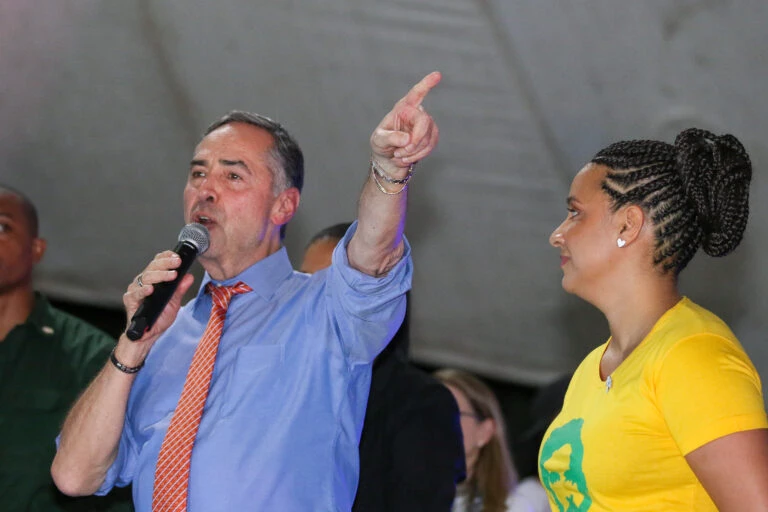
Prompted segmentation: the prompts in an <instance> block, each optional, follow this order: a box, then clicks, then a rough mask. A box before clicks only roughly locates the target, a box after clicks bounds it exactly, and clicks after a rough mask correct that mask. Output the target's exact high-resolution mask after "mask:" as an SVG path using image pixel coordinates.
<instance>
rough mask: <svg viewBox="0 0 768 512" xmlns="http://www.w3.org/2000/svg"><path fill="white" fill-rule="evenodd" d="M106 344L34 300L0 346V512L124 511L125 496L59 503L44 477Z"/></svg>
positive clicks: (88, 329) (98, 366)
mask: <svg viewBox="0 0 768 512" xmlns="http://www.w3.org/2000/svg"><path fill="white" fill-rule="evenodd" d="M114 344H115V340H114V339H112V338H110V337H109V336H107V335H106V334H105V333H103V332H102V331H100V330H98V329H96V328H95V327H93V326H91V325H89V324H87V323H85V322H83V321H82V320H80V319H78V318H75V317H73V316H71V315H69V314H67V313H64V312H63V311H59V310H57V309H55V308H54V307H52V306H51V305H50V304H49V303H48V301H47V300H46V299H44V298H43V297H42V296H40V295H36V296H35V305H34V308H33V310H32V314H31V315H30V316H29V318H28V319H27V322H26V323H24V324H22V325H17V326H16V327H15V328H14V329H13V330H11V332H10V333H8V336H7V337H6V338H5V340H3V341H2V342H0V510H3V511H4V512H22V511H23V512H31V511H60V510H66V511H102V510H110V511H113V510H114V511H117V510H121V511H122V510H125V511H128V510H132V507H131V506H130V505H129V504H128V503H126V502H130V496H127V495H126V493H125V492H122V493H119V495H116V496H110V497H107V498H98V497H88V498H78V499H72V498H67V497H65V496H63V495H62V494H61V493H59V492H58V490H57V489H56V488H55V486H54V484H53V481H52V479H51V473H50V468H51V461H52V460H53V456H54V453H55V451H56V444H55V439H56V436H57V435H58V433H59V430H60V428H61V424H62V422H63V421H64V417H65V416H66V414H67V412H68V411H69V408H70V407H71V406H72V403H73V402H74V401H75V399H76V398H77V397H78V396H79V395H80V393H81V392H82V391H83V389H84V388H85V387H86V386H87V385H88V383H89V382H90V381H91V380H92V379H93V378H94V377H95V376H96V374H97V373H98V372H99V370H100V369H101V368H102V367H103V366H104V363H105V362H106V361H107V359H108V358H109V353H110V351H111V350H112V347H113V346H114Z"/></svg>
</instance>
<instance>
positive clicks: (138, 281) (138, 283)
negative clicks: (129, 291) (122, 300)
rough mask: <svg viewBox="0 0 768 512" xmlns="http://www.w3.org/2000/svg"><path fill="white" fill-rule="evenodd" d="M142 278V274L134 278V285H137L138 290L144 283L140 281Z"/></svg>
mask: <svg viewBox="0 0 768 512" xmlns="http://www.w3.org/2000/svg"><path fill="white" fill-rule="evenodd" d="M143 276H144V273H143V272H142V273H141V274H139V275H138V276H136V284H137V285H139V288H141V287H142V286H144V281H142V279H141V278H142V277H143Z"/></svg>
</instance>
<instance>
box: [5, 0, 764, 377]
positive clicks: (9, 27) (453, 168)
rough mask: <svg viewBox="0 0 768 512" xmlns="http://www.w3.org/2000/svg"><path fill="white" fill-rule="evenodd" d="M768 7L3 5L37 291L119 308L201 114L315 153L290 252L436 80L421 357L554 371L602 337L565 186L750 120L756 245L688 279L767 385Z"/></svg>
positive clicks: (406, 0)
mask: <svg viewBox="0 0 768 512" xmlns="http://www.w3.org/2000/svg"><path fill="white" fill-rule="evenodd" d="M766 20H768V3H766V2H765V1H764V0H745V1H743V2H739V3H732V2H725V1H722V0H701V1H690V0H676V1H674V2H671V1H651V0H649V1H642V2H638V1H629V0H620V1H617V0H581V1H577V2H573V1H567V0H536V1H535V2H534V1H529V2H516V1H511V0H395V1H392V2H380V1H379V2H376V1H373V0H322V1H319V0H318V1H310V0H282V1H279V2H245V1H242V0H241V1H237V0H218V1H216V2H211V1H202V0H184V1H182V0H165V1H162V2H161V1H152V0H137V1H125V2H101V1H95V0H73V1H70V2H60V1H54V0H5V1H4V2H2V3H0V76H2V80H0V122H1V123H2V129H1V130H0V180H1V181H3V182H6V183H9V184H11V185H12V186H15V187H18V188H20V189H22V190H24V191H25V192H27V193H28V194H29V195H30V196H31V197H32V198H33V199H34V201H35V202H36V203H37V205H38V206H39V209H40V213H41V219H42V232H43V235H44V236H45V237H47V238H48V240H49V252H48V254H47V256H46V258H45V261H44V263H43V264H42V265H41V266H40V268H39V271H38V272H37V276H36V279H37V285H38V287H39V289H41V290H42V291H44V292H46V293H48V294H50V295H52V296H54V297H59V298H65V299H69V300H74V301H81V302H85V303H89V304H101V305H119V304H120V303H121V295H122V293H123V291H124V289H125V286H126V285H127V283H128V282H129V281H130V280H131V279H132V278H133V277H134V276H135V275H136V274H137V273H138V272H139V270H141V269H142V268H143V267H144V265H145V264H146V262H147V261H148V260H149V259H150V258H151V257H152V256H153V255H154V254H155V253H156V252H158V251H159V250H162V249H164V248H170V247H172V246H173V244H174V240H175V237H176V235H177V233H178V231H179V229H180V228H181V226H182V224H183V217H182V211H181V191H182V188H183V186H184V183H185V179H186V173H187V168H188V161H189V158H190V155H191V153H192V149H193V147H194V145H195V143H196V142H197V140H198V138H199V136H200V134H201V132H202V130H203V129H204V127H205V126H206V125H207V124H208V123H209V122H210V121H212V120H214V119H215V118H217V117H219V116H220V115H222V114H224V113H225V112H227V111H228V110H230V109H234V108H238V109H246V110H253V111H257V112H261V113H263V114H266V115H269V116H272V117H274V118H276V119H278V120H279V121H281V122H282V123H284V124H285V125H286V127H287V128H288V129H289V130H291V131H292V132H293V133H294V134H295V135H296V136H297V138H298V139H299V141H300V143H301V144H302V147H303V149H304V151H305V156H306V161H307V168H306V170H307V175H306V187H305V190H304V194H303V195H302V203H301V207H300V210H299V213H298V215H297V217H296V218H295V219H294V220H293V222H292V223H291V224H290V226H289V231H288V238H287V240H286V244H287V246H288V249H289V252H290V254H291V256H292V258H293V259H294V262H297V261H298V259H299V258H300V254H301V251H302V249H303V246H304V244H305V243H306V241H307V240H308V238H309V237H310V236H311V235H312V234H313V233H314V232H315V231H317V230H318V229H320V228H322V227H325V226H326V225H329V224H332V223H336V222H340V221H345V220H350V219H352V218H353V217H354V215H355V210H356V200H357V195H358V192H359V190H360V187H361V185H362V183H363V181H364V180H365V179H366V171H367V162H368V137H369V135H370V132H371V130H372V129H373V127H374V126H375V125H376V123H377V122H378V121H379V119H380V118H381V117H382V116H383V115H384V114H385V113H386V111H387V110H388V109H389V108H390V106H391V104H392V103H393V102H394V101H395V100H396V99H397V98H399V97H400V96H401V95H402V94H404V93H405V91H407V89H408V88H409V87H410V86H411V84H412V83H415V82H416V81H417V80H418V79H420V78H421V76H423V75H424V74H426V73H427V72H429V71H431V70H433V69H438V70H440V71H442V72H443V74H444V80H443V83H442V84H440V86H439V87H438V88H437V89H436V90H435V91H434V92H433V94H432V95H431V96H430V97H429V98H428V100H427V102H426V105H427V107H428V109H429V110H430V111H431V113H432V114H433V115H434V117H435V118H436V119H437V120H438V122H439V124H440V128H441V134H442V137H441V144H440V146H439V147H438V149H437V150H436V152H435V153H434V154H433V156H431V157H430V158H429V159H428V160H426V161H424V162H423V163H421V164H420V165H419V166H418V167H417V172H416V175H415V176H414V178H413V181H412V185H411V189H410V190H411V196H410V212H409V219H408V227H407V234H408V237H409V239H410V241H411V244H412V246H413V250H414V259H415V265H416V266H415V268H416V271H415V272H416V273H415V278H414V289H413V303H412V315H413V317H412V334H413V335H412V338H413V341H412V352H413V356H414V357H415V358H416V359H417V360H420V361H422V362H425V363H428V364H432V365H453V366H461V367H464V368H467V369H470V370H473V371H476V372H478V373H481V374H483V375H486V376H491V377H496V378H501V379H509V380H514V381H517V382H521V383H527V384H540V383H543V382H545V381H548V380H550V379H552V378H554V377H555V376H557V375H559V374H561V373H563V372H566V371H570V370H572V369H573V368H574V367H575V365H576V364H577V363H578V361H580V360H581V358H582V357H583V356H584V355H585V354H586V353H587V352H588V351H589V350H590V349H591V348H592V347H594V346H596V345H597V344H599V343H601V342H603V341H604V339H605V337H606V335H607V328H606V325H605V323H604V321H603V319H602V317H601V316H600V315H599V314H598V313H597V312H596V311H594V310H593V309H592V308H591V307H590V306H588V305H586V304H584V303H582V302H581V301H580V300H579V299H576V298H574V297H570V296H568V295H567V294H565V293H564V292H563V291H562V290H561V288H560V277H561V272H560V270H559V268H558V263H559V258H558V253H557V251H556V250H554V249H552V248H550V247H549V246H548V243H547V238H548V236H549V234H550V232H551V231H552V229H553V228H554V227H555V226H556V225H557V224H558V223H559V222H560V221H561V220H562V218H563V217H564V215H565V197H566V195H567V191H568V187H569V183H570V180H571V178H572V177H573V175H574V174H575V173H576V172H577V171H578V170H579V168H580V167H581V166H582V165H583V163H584V162H585V161H586V160H587V159H588V158H589V157H590V156H591V155H592V154H594V153H595V152H596V151H597V150H598V149H600V148H601V147H603V146H605V145H607V144H608V143H610V142H613V141H615V140H618V139H626V138H660V139H663V140H667V141H671V140H672V139H673V138H674V135H675V134H676V133H677V132H678V131H679V130H680V129H682V128H685V127H688V126H692V125H695V126H699V127H703V128H708V129H711V130H713V131H717V132H724V131H727V132H732V133H734V134H735V135H737V136H738V137H740V138H741V140H742V141H743V142H744V144H745V145H746V146H747V148H748V149H749V151H750V152H751V155H752V157H753V162H754V170H755V175H754V183H753V187H752V215H751V221H750V224H749V227H748V230H747V233H746V237H745V240H744V243H743V245H742V246H741V247H740V248H739V249H738V250H737V252H736V253H734V254H733V255H731V256H730V257H728V258H726V259H723V260H718V261H714V260H711V259H708V258H707V257H706V256H705V255H703V254H700V255H699V256H698V257H697V258H696V259H695V260H694V263H693V264H692V266H691V268H689V269H688V270H687V271H686V272H685V273H684V275H683V280H682V287H683V291H684V292H685V293H686V294H688V295H689V296H690V297H692V298H693V299H694V300H696V301H698V302H700V303H702V304H703V305H705V306H708V307H710V308H711V309H713V310H714V311H715V312H717V313H718V314H719V315H721V316H722V317H723V318H724V319H726V320H727V321H728V322H729V323H730V325H731V326H732V328H733V329H734V331H735V332H736V333H737V334H738V335H739V337H740V338H741V340H742V341H743V344H744V345H745V347H746V349H747V351H748V352H749V354H750V355H751V356H752V358H753V360H754V361H755V363H756V365H757V367H758V369H759V370H760V371H761V373H762V374H763V375H768V348H767V347H766V343H765V339H764V338H765V327H766V314H765V313H766V312H765V303H764V302H763V298H764V295H765V292H764V290H766V289H768V271H767V270H766V265H765V261H764V259H765V258H764V257H765V254H766V249H767V248H768V226H766V223H765V222H764V219H766V217H767V214H768V204H767V203H766V201H765V200H764V198H765V197H766V192H768V190H766V187H768V185H767V182H766V177H765V176H766V174H765V167H766V160H767V159H768V149H767V148H766V144H765V140H766V139H768V137H767V136H768V102H766V101H765V99H764V95H765V91H766V90H768V71H766V70H767V69H768V66H766V62H765V61H766V57H765V55H766V51H765V49H766V48H768V31H766V30H765V22H766Z"/></svg>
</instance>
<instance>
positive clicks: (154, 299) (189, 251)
mask: <svg viewBox="0 0 768 512" xmlns="http://www.w3.org/2000/svg"><path fill="white" fill-rule="evenodd" d="M208 245H209V235H208V230H207V229H206V228H205V226H203V225H202V224H197V223H192V224H187V225H186V226H184V228H182V230H181V232H180V233H179V243H178V244H176V247H174V249H173V252H174V253H176V254H178V256H179V257H180V258H181V264H180V265H179V266H178V267H177V268H176V269H175V270H176V278H175V279H174V280H173V281H165V282H160V283H156V284H153V285H152V287H153V290H152V293H151V295H149V296H147V297H146V298H145V299H144V301H143V302H142V303H141V305H139V307H138V309H137V310H136V312H135V313H134V314H133V316H132V317H131V321H130V324H129V326H128V329H127V330H126V335H127V336H128V339H130V340H133V341H136V340H139V339H140V338H141V337H142V336H143V335H144V333H145V332H146V331H148V330H149V329H151V328H152V326H153V325H154V324H155V322H156V321H157V319H158V317H159V316H160V314H161V313H162V312H163V310H164V309H165V306H166V305H167V304H168V301H170V299H171V297H172V296H173V293H174V292H175V291H176V288H177V287H178V286H179V283H180V282H181V280H182V279H183V278H184V275H185V274H186V273H187V271H189V267H190V266H191V265H192V262H194V261H195V258H196V257H197V256H198V255H199V254H203V253H204V252H205V251H206V250H208ZM143 276H144V273H142V274H139V276H138V277H137V278H136V284H137V285H138V286H139V287H144V286H146V284H145V283H144V282H143Z"/></svg>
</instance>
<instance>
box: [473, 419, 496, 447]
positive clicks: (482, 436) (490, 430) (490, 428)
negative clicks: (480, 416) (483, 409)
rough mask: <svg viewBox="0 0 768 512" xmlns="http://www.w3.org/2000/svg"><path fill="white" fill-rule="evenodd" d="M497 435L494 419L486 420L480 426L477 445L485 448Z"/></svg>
mask: <svg viewBox="0 0 768 512" xmlns="http://www.w3.org/2000/svg"><path fill="white" fill-rule="evenodd" d="M494 435H496V422H495V421H493V418H486V419H484V420H483V421H481V422H480V424H479V425H478V433H477V444H478V445H479V446H480V447H483V446H485V445H486V444H488V442H489V441H490V440H491V439H493V436H494Z"/></svg>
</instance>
